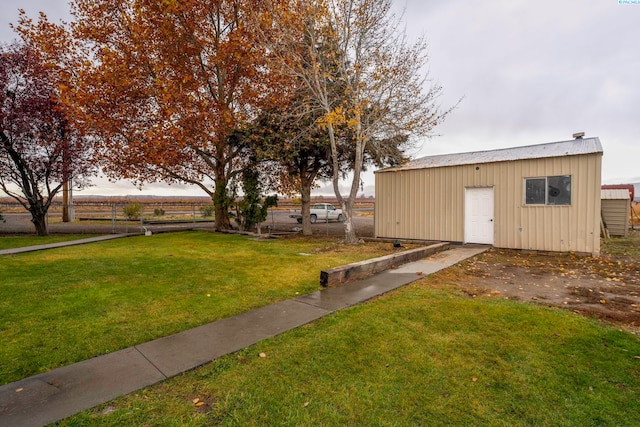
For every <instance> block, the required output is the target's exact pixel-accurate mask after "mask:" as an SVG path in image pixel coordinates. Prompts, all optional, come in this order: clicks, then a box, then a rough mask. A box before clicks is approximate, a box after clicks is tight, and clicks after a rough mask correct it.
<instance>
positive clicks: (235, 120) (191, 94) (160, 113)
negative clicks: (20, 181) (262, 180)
mask: <svg viewBox="0 0 640 427" xmlns="http://www.w3.org/2000/svg"><path fill="white" fill-rule="evenodd" d="M72 6H73V14H74V16H75V19H76V22H75V23H74V25H73V31H74V35H75V37H76V38H77V39H78V40H80V41H81V42H82V43H84V46H85V47H86V48H87V49H88V50H87V61H86V62H85V67H84V69H83V70H82V72H81V74H80V80H81V86H82V91H78V92H77V93H75V94H74V102H75V104H76V106H77V111H76V113H77V116H78V117H79V118H80V119H81V121H82V122H83V123H84V124H85V125H86V126H87V128H88V129H90V130H91V132H92V133H93V134H94V135H95V136H96V137H97V143H98V147H99V149H100V153H101V155H102V156H103V158H104V159H105V162H104V163H103V167H104V169H105V171H106V173H107V174H109V175H110V176H111V177H113V178H122V177H124V178H127V179H132V180H134V181H136V182H138V183H140V184H142V183H144V182H152V181H157V180H163V181H168V182H184V183H190V184H195V185H197V186H199V187H200V188H201V189H202V190H203V191H205V192H206V193H207V194H209V195H210V196H211V197H212V199H213V202H214V205H215V226H216V228H217V229H224V228H228V227H229V226H230V224H229V218H228V213H227V212H228V206H229V203H230V200H229V198H228V191H227V187H228V184H229V182H230V181H233V180H234V179H239V176H240V173H241V171H242V166H243V162H244V159H245V157H246V150H247V146H246V144H245V143H244V141H243V140H242V139H240V138H237V137H236V134H235V130H237V129H239V128H242V126H243V124H245V123H247V122H248V121H250V120H251V119H252V118H253V117H255V115H256V114H257V111H259V109H260V108H262V107H263V106H264V105H267V104H270V103H271V102H273V101H274V100H275V95H276V91H275V90H274V86H275V83H276V81H275V76H274V75H273V74H272V73H270V72H269V68H268V67H267V64H266V57H267V52H265V50H264V48H263V47H262V46H261V45H260V44H259V43H258V42H257V39H256V31H257V27H259V26H260V25H261V19H260V17H261V2H256V1H252V0H166V1H149V0H75V1H73V2H72Z"/></svg>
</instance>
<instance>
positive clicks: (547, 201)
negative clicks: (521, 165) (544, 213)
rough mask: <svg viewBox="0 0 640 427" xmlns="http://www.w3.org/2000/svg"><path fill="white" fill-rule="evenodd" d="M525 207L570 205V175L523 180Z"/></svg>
mask: <svg viewBox="0 0 640 427" xmlns="http://www.w3.org/2000/svg"><path fill="white" fill-rule="evenodd" d="M524 204H525V205H550V206H562V205H570V204H571V175H560V176H545V177H540V178H525V180H524Z"/></svg>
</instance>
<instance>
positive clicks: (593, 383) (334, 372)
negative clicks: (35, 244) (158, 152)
mask: <svg viewBox="0 0 640 427" xmlns="http://www.w3.org/2000/svg"><path fill="white" fill-rule="evenodd" d="M430 280H431V279H427V280H423V281H421V282H419V283H417V284H414V285H410V286H408V287H405V288H403V289H400V290H398V291H395V292H393V293H390V294H387V295H385V296H383V297H381V298H378V299H376V300H375V301H373V302H370V303H367V304H363V305H359V306H357V307H354V308H351V309H346V310H343V311H341V312H338V313H337V314H334V315H331V316H328V317H325V318H323V319H321V320H319V321H316V322H313V323H311V324H309V325H306V326H304V327H301V328H298V329H296V330H293V331H290V332H287V333H285V334H283V335H280V336H278V337H276V338H273V339H269V340H266V341H263V342H261V343H259V344H257V345H255V346H252V347H250V348H247V349H245V350H243V351H240V352H238V353H235V354H231V355H228V356H225V357H223V358H221V359H218V360H215V361H213V362H212V363H210V364H208V365H206V366H204V367H202V368H200V369H197V370H194V371H191V372H188V373H186V374H183V375H180V376H178V377H175V378H173V379H170V380H167V381H165V382H163V383H161V384H158V385H156V386H153V387H150V388H147V389H145V390H142V391H140V392H137V393H134V394H131V395H129V396H125V397H122V398H120V399H117V400H115V401H113V402H110V403H108V404H105V405H102V406H100V407H97V408H95V409H93V410H91V411H86V412H84V413H81V414H78V415H76V416H74V417H72V418H70V419H67V420H65V421H64V422H62V423H61V424H62V425H65V426H85V425H101V426H122V425H124V426H141V425H149V426H212V425H224V426H227V425H228V426H244V425H252V426H275V425H278V426H281V425H282V426H311V425H314V426H315V425H318V426H344V425H362V426H427V425H428V426H448V425H469V426H471V425H473V426H476V425H482V426H528V425H531V426H534V425H535V426H600V425H607V426H637V425H640V340H638V338H637V337H635V336H633V335H631V334H628V333H625V332H621V331H618V330H615V329H612V328H607V327H604V326H602V325H601V324H599V323H597V322H596V321H593V320H588V319H584V318H582V317H580V316H579V315H576V314H573V313H571V312H566V311H560V310H555V309H549V308H544V307H540V306H534V305H528V304H521V303H517V302H512V301H507V300H491V299H472V298H467V297H464V296H461V295H458V294H457V291H455V290H454V289H453V288H450V289H447V288H446V287H442V288H433V287H431V286H430V285H429V283H430V282H429V281H430ZM433 280H437V275H436V278H435V279H433ZM260 353H264V355H266V357H259V354H260ZM195 399H198V400H197V401H196V400H195ZM194 402H195V403H194ZM198 405H201V406H198Z"/></svg>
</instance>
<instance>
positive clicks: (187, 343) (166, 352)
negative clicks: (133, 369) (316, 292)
mask: <svg viewBox="0 0 640 427" xmlns="http://www.w3.org/2000/svg"><path fill="white" fill-rule="evenodd" d="M326 314H328V311H327V310H324V309H322V308H317V307H309V306H308V305H306V304H303V303H301V302H297V301H293V300H289V301H283V302H280V303H277V304H273V305H269V306H266V307H262V308H258V309H256V310H252V311H249V312H247V313H244V314H240V315H238V316H234V317H230V318H227V319H223V320H220V321H218V322H214V323H210V324H208V325H203V326H200V327H198V328H195V329H191V330H188V331H185V332H181V333H178V334H175V335H171V336H168V337H164V338H160V339H157V340H155V341H151V342H148V343H145V344H141V345H139V346H137V347H136V348H137V349H138V350H139V351H140V352H141V353H142V354H144V356H145V357H146V358H147V359H148V360H149V361H150V362H151V363H153V365H154V366H156V367H157V368H158V369H159V370H160V371H161V372H162V373H163V374H164V375H166V376H167V377H171V376H174V375H177V374H179V373H181V372H184V371H186V370H189V369H193V368H195V367H197V366H200V365H203V364H205V363H208V362H210V361H211V360H213V359H215V358H217V357H220V356H222V355H225V354H229V353H232V352H234V351H238V350H240V349H243V348H245V347H248V346H250V345H252V344H255V343H257V342H258V341H261V340H263V339H266V338H270V337H273V336H275V335H277V334H280V333H282V332H284V331H288V330H290V329H293V328H296V327H298V326H301V325H304V324H306V323H309V322H311V321H313V320H316V319H318V318H320V317H322V316H324V315H326Z"/></svg>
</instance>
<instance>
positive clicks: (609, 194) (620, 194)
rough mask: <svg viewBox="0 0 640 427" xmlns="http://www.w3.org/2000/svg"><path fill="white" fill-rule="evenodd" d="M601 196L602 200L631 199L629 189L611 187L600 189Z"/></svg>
mask: <svg viewBox="0 0 640 427" xmlns="http://www.w3.org/2000/svg"><path fill="white" fill-rule="evenodd" d="M600 198H601V199H602V200H620V199H623V200H627V201H629V199H630V196H629V190H610V189H602V190H600Z"/></svg>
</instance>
